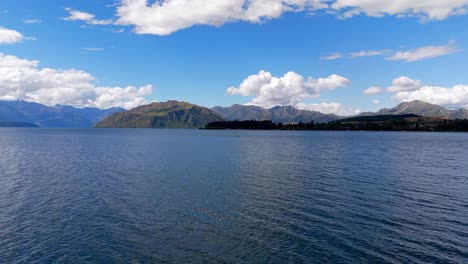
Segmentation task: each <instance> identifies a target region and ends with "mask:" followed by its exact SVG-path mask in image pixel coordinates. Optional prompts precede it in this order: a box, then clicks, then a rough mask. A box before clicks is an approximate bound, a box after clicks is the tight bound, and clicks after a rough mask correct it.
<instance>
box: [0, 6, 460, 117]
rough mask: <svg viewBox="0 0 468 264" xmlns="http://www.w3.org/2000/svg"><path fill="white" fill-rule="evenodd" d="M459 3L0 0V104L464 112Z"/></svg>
mask: <svg viewBox="0 0 468 264" xmlns="http://www.w3.org/2000/svg"><path fill="white" fill-rule="evenodd" d="M467 12H468V0H412V1H407V0H388V1H385V0H380V1H377V0H223V1H217V0H158V1H154V0H151V1H148V0H122V1H113V0H107V1H105V0H95V1H88V0H47V1H45V0H42V1H40V0H14V1H12V0H11V1H10V0H0V100H26V101H33V102H38V103H42V104H46V105H55V104H67V105H72V106H76V107H98V108H109V107H112V106H120V107H125V108H128V109H129V108H132V107H135V106H138V105H142V104H147V103H150V102H153V101H166V100H180V101H188V102H191V103H194V104H199V105H203V106H207V107H213V106H230V105H232V104H253V105H258V106H262V107H267V108H269V107H273V106H276V105H292V106H294V107H297V108H299V109H306V110H315V111H321V112H324V113H335V114H340V115H352V114H355V113H359V112H361V111H375V110H377V109H380V108H383V107H393V106H395V105H396V104H398V103H401V102H406V101H413V100H422V101H426V102H429V103H434V104H439V105H442V106H445V107H447V108H451V109H457V108H468V55H467V53H466V51H465V50H466V46H467V45H468V30H466V27H467V26H468V15H467Z"/></svg>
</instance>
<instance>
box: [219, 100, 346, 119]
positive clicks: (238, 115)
mask: <svg viewBox="0 0 468 264" xmlns="http://www.w3.org/2000/svg"><path fill="white" fill-rule="evenodd" d="M212 110H213V111H215V112H217V113H218V114H220V115H221V116H223V117H224V118H225V119H227V120H271V121H273V122H275V123H288V122H294V123H296V122H310V121H314V122H329V121H333V120H336V119H339V118H341V117H339V116H336V115H333V114H322V113H320V112H315V111H308V110H299V109H297V108H295V107H293V106H290V105H286V106H274V107H272V108H269V109H266V108H262V107H259V106H253V105H238V104H235V105H232V106H229V107H221V106H217V107H213V108H212Z"/></svg>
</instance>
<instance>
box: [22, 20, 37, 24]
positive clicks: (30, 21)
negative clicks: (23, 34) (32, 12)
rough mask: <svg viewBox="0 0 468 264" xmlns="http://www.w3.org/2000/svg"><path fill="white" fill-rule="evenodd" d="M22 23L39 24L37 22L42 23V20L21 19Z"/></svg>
mask: <svg viewBox="0 0 468 264" xmlns="http://www.w3.org/2000/svg"><path fill="white" fill-rule="evenodd" d="M23 23H25V24H39V23H42V20H40V19H25V20H23Z"/></svg>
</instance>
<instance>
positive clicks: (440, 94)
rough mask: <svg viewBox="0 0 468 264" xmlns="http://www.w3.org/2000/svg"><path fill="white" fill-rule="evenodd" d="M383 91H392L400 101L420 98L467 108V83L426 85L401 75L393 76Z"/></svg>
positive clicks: (439, 103) (449, 106)
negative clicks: (390, 83)
mask: <svg viewBox="0 0 468 264" xmlns="http://www.w3.org/2000/svg"><path fill="white" fill-rule="evenodd" d="M368 90H369V89H368ZM385 91H386V92H389V93H392V94H393V95H392V97H393V98H394V99H396V100H398V101H401V102H411V101H414V100H420V101H424V102H428V103H432V104H436V105H442V106H445V107H448V108H467V109H468V85H465V84H458V85H455V86H452V87H442V86H434V85H426V84H423V83H422V82H421V81H419V80H414V79H411V78H410V77H407V76H401V77H398V78H395V79H394V80H393V81H392V85H391V86H389V87H387V88H385Z"/></svg>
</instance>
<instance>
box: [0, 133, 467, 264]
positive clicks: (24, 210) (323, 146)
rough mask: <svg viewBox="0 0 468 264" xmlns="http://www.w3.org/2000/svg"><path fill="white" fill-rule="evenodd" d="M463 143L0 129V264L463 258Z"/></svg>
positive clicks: (401, 137)
mask: <svg viewBox="0 0 468 264" xmlns="http://www.w3.org/2000/svg"><path fill="white" fill-rule="evenodd" d="M467 159H468V134H466V133H459V134H456V133H405V132H331V131H324V132H319V131H310V132H294V131H289V132H288V131H200V130H138V129H129V130H118V129H104V130H100V129H94V130H93V129H87V130H72V129H70V130H69V129H55V130H54V129H0V263H189V262H191V263H247V262H248V263H252V262H255V263H468V262H467V261H468V251H467V248H468V173H467V171H468V164H467Z"/></svg>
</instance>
